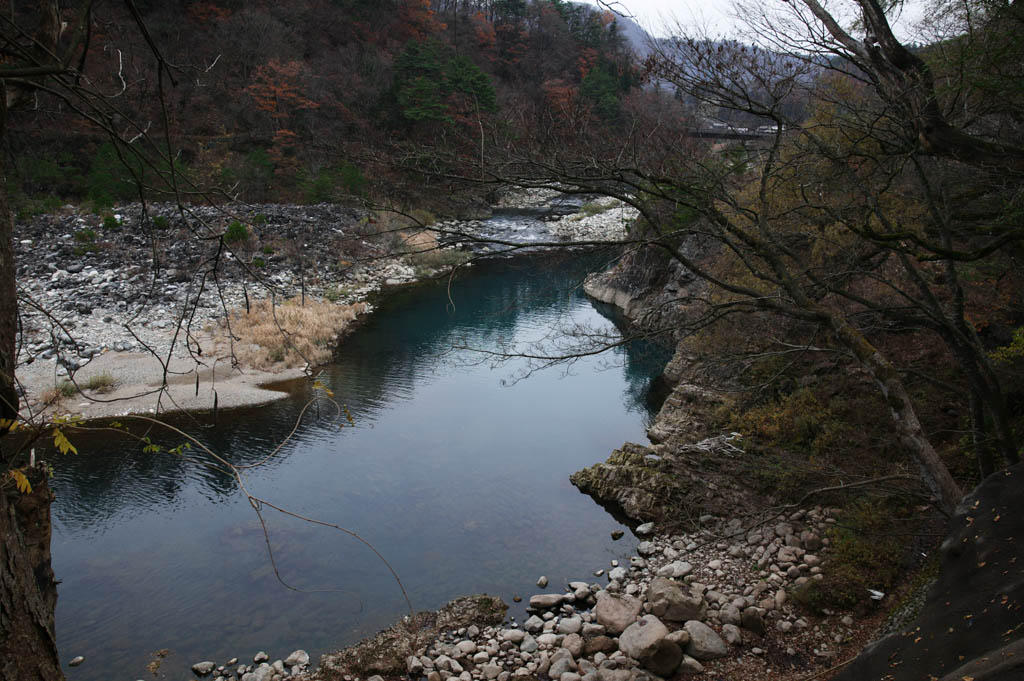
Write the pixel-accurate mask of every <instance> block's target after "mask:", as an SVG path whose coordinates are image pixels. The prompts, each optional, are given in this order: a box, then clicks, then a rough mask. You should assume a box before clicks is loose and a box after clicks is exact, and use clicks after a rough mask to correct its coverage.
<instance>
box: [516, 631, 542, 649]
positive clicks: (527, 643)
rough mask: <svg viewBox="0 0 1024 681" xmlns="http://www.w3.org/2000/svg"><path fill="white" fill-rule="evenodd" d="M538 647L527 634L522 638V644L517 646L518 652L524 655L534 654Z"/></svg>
mask: <svg viewBox="0 0 1024 681" xmlns="http://www.w3.org/2000/svg"><path fill="white" fill-rule="evenodd" d="M539 647H540V645H538V643H537V639H535V638H534V637H533V636H530V635H529V634H527V635H526V636H524V637H523V642H522V643H520V644H519V650H521V651H522V652H524V653H535V652H537V649H538V648H539Z"/></svg>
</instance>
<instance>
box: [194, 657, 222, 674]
mask: <svg viewBox="0 0 1024 681" xmlns="http://www.w3.org/2000/svg"><path fill="white" fill-rule="evenodd" d="M216 668H217V665H216V664H214V663H213V662H210V661H209V660H206V661H204V662H196V663H195V664H194V665H192V673H193V674H196V675H197V676H207V675H209V674H211V673H212V672H213V670H214V669H216Z"/></svg>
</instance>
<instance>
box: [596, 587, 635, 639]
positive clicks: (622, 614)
mask: <svg viewBox="0 0 1024 681" xmlns="http://www.w3.org/2000/svg"><path fill="white" fill-rule="evenodd" d="M641 610H643V603H642V602H641V601H640V599H639V598H635V597H633V596H618V595H614V594H610V593H608V592H607V591H600V592H598V594H597V605H596V606H594V615H595V616H596V617H597V623H598V624H601V625H603V626H604V628H605V629H606V630H607V631H608V633H610V634H613V635H615V634H621V633H622V632H623V631H625V630H626V627H628V626H629V625H630V624H632V623H633V622H634V621H636V618H637V617H638V616H639V615H640V611H641Z"/></svg>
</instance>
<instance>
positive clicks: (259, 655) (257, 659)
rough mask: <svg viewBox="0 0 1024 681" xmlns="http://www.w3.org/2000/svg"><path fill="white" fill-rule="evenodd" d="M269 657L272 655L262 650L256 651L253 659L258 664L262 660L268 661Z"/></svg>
mask: <svg viewBox="0 0 1024 681" xmlns="http://www.w3.org/2000/svg"><path fill="white" fill-rule="evenodd" d="M269 659H270V655H267V654H266V653H265V652H263V651H262V650H261V651H260V652H258V653H256V654H255V655H254V656H253V658H252V661H253V662H255V663H256V664H259V663H260V662H266V661H267V660H269Z"/></svg>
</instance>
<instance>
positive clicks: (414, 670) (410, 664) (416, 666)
mask: <svg viewBox="0 0 1024 681" xmlns="http://www.w3.org/2000/svg"><path fill="white" fill-rule="evenodd" d="M405 669H406V671H408V672H409V673H410V674H412V675H413V676H419V675H421V674H422V673H423V663H422V662H420V658H418V657H416V656H415V655H410V656H409V657H407V658H405Z"/></svg>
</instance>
